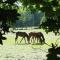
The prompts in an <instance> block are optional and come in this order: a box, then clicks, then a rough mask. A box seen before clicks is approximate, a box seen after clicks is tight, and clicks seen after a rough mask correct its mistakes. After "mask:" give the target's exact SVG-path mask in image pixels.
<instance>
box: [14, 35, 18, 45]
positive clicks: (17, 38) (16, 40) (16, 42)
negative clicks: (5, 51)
mask: <svg viewBox="0 0 60 60" xmlns="http://www.w3.org/2000/svg"><path fill="white" fill-rule="evenodd" d="M17 39H18V36H16V37H15V44H16V43H17V44H18V41H17Z"/></svg>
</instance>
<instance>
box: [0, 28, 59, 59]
mask: <svg viewBox="0 0 60 60" xmlns="http://www.w3.org/2000/svg"><path fill="white" fill-rule="evenodd" d="M17 31H21V32H27V33H29V32H37V31H38V32H42V33H43V34H44V37H45V41H46V43H47V44H48V45H49V46H48V45H47V44H44V45H40V44H34V45H33V44H25V41H24V40H23V41H22V42H21V43H19V44H15V33H12V32H10V33H8V34H6V35H4V36H5V37H7V40H3V45H2V46H1V45H0V59H1V60H46V59H47V57H46V55H47V54H48V48H51V43H52V42H53V43H54V44H55V43H57V44H58V46H60V35H58V36H55V35H54V33H53V32H49V33H48V34H46V32H45V31H44V30H42V29H33V30H14V32H17ZM21 38H22V37H18V42H19V41H20V40H21Z"/></svg>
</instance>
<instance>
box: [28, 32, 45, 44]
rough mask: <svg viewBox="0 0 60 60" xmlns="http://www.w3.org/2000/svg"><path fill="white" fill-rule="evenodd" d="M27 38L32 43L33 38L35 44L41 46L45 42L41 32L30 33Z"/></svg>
mask: <svg viewBox="0 0 60 60" xmlns="http://www.w3.org/2000/svg"><path fill="white" fill-rule="evenodd" d="M29 37H30V38H32V39H33V42H34V38H35V40H36V38H37V43H38V41H39V42H41V44H42V43H43V42H45V38H44V35H43V34H42V33H41V32H30V33H29ZM31 42H32V40H31Z"/></svg>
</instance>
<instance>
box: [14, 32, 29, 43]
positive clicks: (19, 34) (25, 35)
mask: <svg viewBox="0 0 60 60" xmlns="http://www.w3.org/2000/svg"><path fill="white" fill-rule="evenodd" d="M18 36H20V37H22V39H21V41H22V40H23V38H24V40H25V37H26V38H27V41H28V43H29V36H28V34H27V33H26V32H16V37H15V43H16V41H17V38H18ZM21 41H20V43H21ZM25 43H26V40H25Z"/></svg>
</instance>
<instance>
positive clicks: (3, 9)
mask: <svg viewBox="0 0 60 60" xmlns="http://www.w3.org/2000/svg"><path fill="white" fill-rule="evenodd" d="M16 1H17V0H4V1H3V0H1V1H0V21H2V22H4V21H5V22H9V23H12V22H13V23H14V22H15V21H16V20H18V16H20V14H19V13H18V7H17V6H16V5H15V4H14V3H15V2H16Z"/></svg>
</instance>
